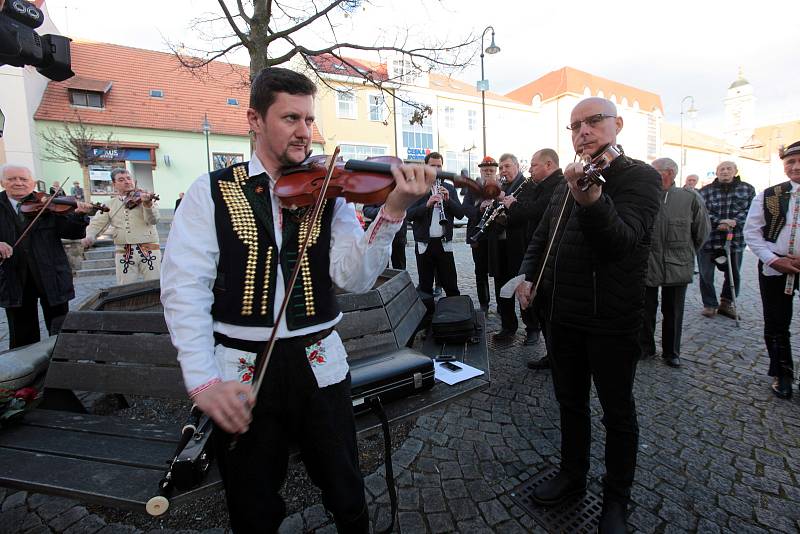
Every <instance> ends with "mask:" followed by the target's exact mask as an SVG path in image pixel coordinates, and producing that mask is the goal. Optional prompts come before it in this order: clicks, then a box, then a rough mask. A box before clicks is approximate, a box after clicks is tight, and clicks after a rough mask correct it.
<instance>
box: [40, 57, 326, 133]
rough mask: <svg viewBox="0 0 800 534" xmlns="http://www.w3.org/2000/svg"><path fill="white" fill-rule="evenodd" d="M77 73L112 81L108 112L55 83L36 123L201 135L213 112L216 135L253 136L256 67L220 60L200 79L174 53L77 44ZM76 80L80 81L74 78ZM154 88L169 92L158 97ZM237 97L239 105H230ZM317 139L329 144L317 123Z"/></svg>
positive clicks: (74, 62) (74, 66) (65, 84)
mask: <svg viewBox="0 0 800 534" xmlns="http://www.w3.org/2000/svg"><path fill="white" fill-rule="evenodd" d="M71 51H72V70H73V71H74V72H75V74H76V77H78V78H79V79H80V78H88V79H91V80H95V81H99V80H104V81H105V80H107V81H108V82H111V83H112V88H111V90H110V91H109V92H108V93H107V94H106V95H105V97H104V99H105V102H104V105H105V107H104V108H103V109H102V110H99V109H90V108H75V107H74V106H72V105H70V102H69V95H68V91H67V88H68V87H70V83H73V84H74V83H76V82H74V81H71V80H66V81H65V82H52V81H51V82H49V83H48V84H47V89H46V90H45V93H44V96H43V97H42V101H41V103H40V104H39V109H38V110H37V111H36V115H35V118H36V120H52V121H60V122H75V121H77V115H76V112H78V113H79V114H80V119H81V120H82V121H83V122H84V123H86V124H97V125H105V126H117V127H129V128H152V129H158V130H170V131H184V132H201V131H202V124H203V117H204V115H205V114H206V113H208V121H209V122H210V123H211V133H212V134H227V135H240V136H243V135H248V130H249V128H248V125H247V115H246V112H247V106H248V102H249V99H250V90H249V87H248V85H249V80H250V69H248V68H247V67H244V66H241V65H230V64H228V63H224V62H221V61H215V62H212V63H210V64H209V65H208V67H207V68H206V69H203V71H202V72H200V73H198V75H197V76H195V75H194V74H192V73H191V72H188V71H187V70H186V69H184V68H182V67H181V65H180V63H179V62H178V60H177V59H176V58H175V56H174V55H173V54H170V53H166V52H155V51H152V50H142V49H138V48H129V47H125V46H120V45H115V44H109V43H93V42H81V41H74V42H73V43H72V47H71ZM73 80H74V79H73ZM150 89H159V90H161V91H163V97H161V98H153V97H151V96H150ZM229 98H235V99H236V100H237V101H238V105H228V103H227V102H228V99H229ZM312 140H313V141H314V142H317V143H324V139H323V138H322V136H321V135H320V132H319V130H318V129H317V127H316V125H315V126H314V132H313V137H312Z"/></svg>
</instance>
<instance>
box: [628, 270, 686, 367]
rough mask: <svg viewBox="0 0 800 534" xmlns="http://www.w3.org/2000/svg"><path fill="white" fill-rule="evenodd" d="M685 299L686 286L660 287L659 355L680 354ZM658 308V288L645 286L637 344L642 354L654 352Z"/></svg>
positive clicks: (668, 356) (646, 354)
mask: <svg viewBox="0 0 800 534" xmlns="http://www.w3.org/2000/svg"><path fill="white" fill-rule="evenodd" d="M685 301H686V286H662V287H661V315H662V316H663V318H664V320H663V321H662V322H661V356H662V357H664V358H672V357H674V356H680V355H681V335H682V334H683V304H684V302H685ZM657 309H658V288H657V287H647V288H646V291H645V297H644V324H643V325H642V330H641V331H640V332H639V344H640V345H641V347H642V355H643V356H651V355H653V354H655V353H656V343H655V331H656V310H657Z"/></svg>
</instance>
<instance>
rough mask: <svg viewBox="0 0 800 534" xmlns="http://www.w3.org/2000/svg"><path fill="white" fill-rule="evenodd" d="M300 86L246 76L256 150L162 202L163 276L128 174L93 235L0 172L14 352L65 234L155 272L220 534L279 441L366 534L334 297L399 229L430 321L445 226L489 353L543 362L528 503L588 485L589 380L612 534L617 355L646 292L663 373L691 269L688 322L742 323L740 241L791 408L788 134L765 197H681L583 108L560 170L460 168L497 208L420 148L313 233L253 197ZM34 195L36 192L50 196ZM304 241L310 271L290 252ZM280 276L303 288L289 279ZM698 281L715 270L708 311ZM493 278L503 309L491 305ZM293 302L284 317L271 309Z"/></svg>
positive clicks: (624, 500) (294, 121)
mask: <svg viewBox="0 0 800 534" xmlns="http://www.w3.org/2000/svg"><path fill="white" fill-rule="evenodd" d="M315 92H316V87H315V85H314V84H313V83H312V82H311V81H310V80H309V79H308V78H306V77H305V76H304V75H302V74H298V73H295V72H293V71H290V70H286V69H281V68H270V69H266V70H264V71H262V72H261V73H259V74H258V75H257V76H256V77H255V78H254V79H253V82H252V85H251V100H250V108H249V109H248V111H247V120H248V125H249V128H250V130H251V131H252V132H253V134H254V151H253V154H252V156H251V158H250V160H249V162H245V163H238V164H235V165H233V166H231V167H228V168H225V169H221V170H218V171H214V172H212V173H210V174H206V175H203V176H201V177H200V178H198V179H197V180H196V181H195V182H194V183H192V185H191V186H190V187H189V188H188V190H187V191H186V193H185V195H184V194H183V193H182V194H181V198H180V199H179V201H178V202H176V210H175V214H174V220H173V224H172V228H171V232H170V236H169V241H168V246H167V251H168V252H167V254H166V255H165V257H164V258H163V264H162V254H161V249H160V245H159V239H158V233H157V230H156V223H157V222H158V211H159V210H158V206H157V204H156V203H155V198H154V197H153V195H151V194H149V193H147V192H145V191H140V190H138V189H137V188H136V184H135V181H134V180H133V177H132V176H131V175H130V173H129V172H128V171H127V170H125V169H115V170H114V171H112V173H111V174H112V183H113V187H114V190H115V194H114V195H113V196H112V197H111V199H110V200H109V205H108V208H109V211H107V212H99V213H97V214H96V215H94V216H93V217H92V218H91V220H90V219H89V218H88V217H87V216H86V215H85V213H86V212H88V211H89V209H90V206H89V205H88V204H86V203H85V202H83V197H84V193H83V190H82V188H81V187H80V184H79V183H77V182H76V183H75V184H74V185H73V187H72V190H71V193H72V196H74V197H76V198H77V202H76V205H75V210H74V213H72V214H70V215H68V216H66V217H63V218H60V219H59V217H61V216H60V215H55V214H52V213H49V212H48V213H43V214H42V215H41V217H40V218H39V219H38V220H37V221H36V223H35V228H34V223H33V222H32V218H31V217H30V216H27V215H24V214H22V213H21V212H20V209H19V208H20V206H21V205H22V204H23V203H25V202H26V201H27V200H28V199H30V198H31V196H32V194H33V192H34V185H35V182H34V178H33V176H32V173H31V171H30V170H29V169H26V168H24V167H20V166H15V165H4V166H3V167H2V169H0V171H1V173H2V174H1V176H0V177H1V179H2V186H3V188H4V191H3V192H2V193H0V217H3V218H4V222H3V224H2V225H0V258H2V264H1V265H0V305H2V307H4V308H5V309H6V314H7V317H8V322H9V330H10V347H11V348H15V347H19V346H22V345H25V344H29V343H32V342H35V341H37V340H38V339H39V329H38V320H37V314H38V310H37V303H38V305H40V306H41V308H42V310H43V313H44V317H45V322H46V327H47V329H48V331H50V332H51V333H54V332H57V330H58V319H59V318H60V317H63V315H65V314H66V312H67V310H68V303H69V300H70V299H72V298H73V297H74V289H73V285H72V276H71V273H70V271H69V264H68V262H67V260H66V257H65V254H64V249H63V247H62V245H61V239H62V238H63V239H81V240H82V243H83V244H84V246H86V247H90V246H92V244H93V243H94V242H95V240H96V238H97V236H99V235H100V234H102V233H103V232H104V231H105V230H106V229H107V228H111V230H112V232H111V233H112V236H113V241H114V247H115V265H116V273H117V282H118V283H120V284H123V283H129V282H131V281H135V280H138V279H144V280H150V279H158V278H159V277H160V280H161V295H162V302H163V305H164V314H165V318H166V322H167V325H168V327H169V330H170V334H171V336H172V341H173V344H174V345H175V347H176V349H177V351H178V359H179V362H180V364H181V367H182V371H183V378H184V382H185V384H186V387H187V392H188V395H189V397H190V398H191V399H192V400H193V401H194V402H195V404H196V405H197V406H198V407H199V408H200V409H202V410H203V411H204V412H205V413H206V414H208V415H209V416H210V417H212V418H213V420H214V421H215V423H216V425H217V427H218V429H219V430H220V432H218V433H217V434H216V438H215V444H214V447H215V450H216V455H217V458H218V461H219V466H220V472H221V474H222V478H223V482H224V486H225V492H226V497H227V502H228V507H229V509H230V512H231V513H230V517H231V522H232V527H233V529H234V531H241V532H249V531H254V530H258V531H269V532H272V531H276V530H277V529H278V527H279V526H280V524H281V522H282V520H283V518H284V515H285V506H284V503H283V501H282V499H281V496H280V493H279V490H280V488H281V485H282V483H283V481H284V479H285V477H286V469H287V460H288V444H289V442H290V441H295V442H296V443H298V444H299V447H300V449H301V450H302V451H303V455H302V457H303V460H304V462H305V464H306V467H307V469H308V471H309V473H310V475H311V477H312V479H313V480H314V482H315V483H316V484H317V485H318V486H319V487H320V488H321V490H322V499H323V502H324V504H325V506H326V508H327V509H328V510H329V511H330V512H331V513H332V515H333V517H334V520H335V523H336V527H337V529H338V531H339V532H359V533H361V532H367V531H368V529H369V518H368V513H367V508H366V502H365V500H364V486H363V480H362V478H361V473H360V471H359V466H358V451H357V443H356V439H355V427H354V425H353V415H352V407H351V401H350V377H349V373H348V365H347V362H346V357H347V354H346V350H345V347H344V346H343V344H342V341H341V339H340V337H339V335H338V333H337V332H336V324H337V323H338V322H339V320H340V319H341V316H342V315H341V313H340V311H339V308H338V305H337V300H336V298H335V294H334V290H333V288H334V287H339V288H342V289H344V290H347V291H351V292H363V291H367V290H369V289H370V288H371V287H372V285H373V284H374V282H375V280H376V278H377V276H378V275H379V274H380V273H381V272H382V270H383V268H384V267H385V266H386V265H387V264H391V265H392V266H393V267H395V268H399V269H405V267H406V257H405V248H406V239H407V238H406V234H407V224H410V226H411V230H412V233H413V237H414V241H415V243H414V256H415V259H416V264H417V272H418V275H419V280H418V291H419V293H420V295H421V296H422V298H423V302H424V303H425V304H426V306H427V307H428V310H429V313H432V312H433V310H434V306H435V304H434V302H435V297H434V293H435V285H436V283H437V282H438V284H440V285H441V287H442V288H443V290H444V293H445V294H446V295H447V296H453V295H459V293H460V291H459V284H458V268H457V266H456V262H455V259H454V255H453V249H454V247H455V246H460V245H457V244H455V243H454V239H453V238H454V231H453V229H454V221H455V220H456V219H460V218H462V217H466V218H467V221H468V222H467V230H466V236H467V243H468V246H469V247H470V249H471V253H472V259H473V262H474V272H475V279H476V287H477V296H478V301H479V306H480V308H481V309H482V310H484V311H486V312H487V313H488V310H489V307H490V304H491V300H492V298H491V293H492V291H491V290H490V285H489V277H491V278H493V281H494V301H495V305H496V309H497V313H498V315H499V319H500V329H499V331H497V332H494V333H493V337H494V340H495V342H497V343H498V344H502V343H504V342H510V341H511V340H513V339H514V338H515V337H516V335H517V331H518V329H519V325H520V323H522V324H523V325H524V328H525V338H524V345H525V346H532V345H535V344H537V343H544V344H545V347H546V351H545V353H546V356H545V357H544V358H541V359H539V360H531V361H529V362H527V365H528V367H529V368H531V369H534V370H537V369H538V370H543V369H549V370H550V371H551V372H552V378H553V382H552V383H553V387H554V391H555V395H556V399H557V401H558V404H559V407H560V418H561V432H562V439H561V463H560V468H559V471H558V474H557V476H556V477H555V478H553V479H551V480H549V481H547V482H544V483H542V484H541V485H540V486H538V487H537V488H536V489H535V490H534V492H533V495H532V498H533V499H534V500H535V501H536V502H537V503H539V504H541V505H543V506H553V505H557V504H559V503H561V502H563V501H564V500H565V499H568V498H570V497H572V496H574V495H577V494H580V493H582V492H584V491H585V489H586V478H587V474H588V472H589V451H590V446H591V415H590V411H589V395H590V389H591V384H592V383H594V385H595V388H596V391H597V396H598V398H599V400H600V404H601V406H602V409H603V420H602V422H603V424H604V425H605V427H606V443H605V451H606V454H605V463H606V476H605V477H604V482H603V484H604V493H603V509H602V514H601V519H600V532H625V528H626V513H627V508H628V502H629V500H630V491H631V485H632V483H633V479H634V473H635V469H636V456H637V451H638V432H639V429H638V422H637V416H636V406H635V400H634V395H633V383H634V377H635V374H636V366H637V363H638V362H639V361H640V360H641V359H642V358H649V357H654V356H655V355H656V354H657V353H658V347H657V344H656V340H655V331H656V329H655V326H656V320H657V317H656V316H657V309H658V307H659V295H660V306H661V313H662V316H663V320H662V335H661V343H660V348H661V350H660V353H661V357H662V358H663V360H664V362H665V363H666V364H667V365H668V366H671V367H679V366H680V365H681V360H680V354H681V332H682V324H683V320H684V302H685V297H686V292H687V288H688V285H689V284H690V283H691V282H692V279H693V276H694V274H696V273H695V266H697V269H698V271H699V275H700V284H699V285H700V293H701V296H702V301H703V310H702V315H703V316H705V318H706V319H700V320H710V319H712V318H713V317H714V316H715V315H717V314H719V315H721V316H724V317H729V318H733V319H736V320H738V318H739V310H738V309H737V306H736V296H737V295H738V293H739V290H740V287H741V278H740V269H741V265H742V258H743V251H744V247H745V244H747V245H748V246H749V247H750V249H751V250H752V251H753V253H754V254H755V255H756V256H757V257H758V260H759V264H758V269H759V274H758V280H759V285H760V290H761V298H762V303H763V309H764V325H765V326H764V340H765V343H766V347H767V351H768V354H769V359H770V365H769V375H770V376H772V377H773V379H774V381H773V383H772V386H771V387H772V391H773V392H774V394H775V395H776V396H778V397H780V398H784V399H786V398H790V397H791V395H792V385H793V377H794V369H793V362H792V352H791V346H790V342H789V325H790V323H791V319H792V304H793V295H794V291H796V290H797V287H798V278H799V277H798V274H800V251H798V250H797V248H798V246H799V245H798V244H797V236H796V232H797V229H798V227H799V226H800V198H799V197H800V193H798V190H800V142H796V143H794V144H792V145H789V146H788V147H786V149H784V150H782V151H781V153H780V157H781V158H782V160H783V163H784V170H785V173H786V176H787V178H788V181H786V182H784V183H781V184H778V185H775V186H770V187H769V188H767V189H766V190H764V191H761V192H760V193H758V194H757V195H756V192H755V190H754V188H753V187H752V186H751V185H750V184H747V183H746V182H744V181H742V179H741V178H740V177H739V175H738V170H737V167H736V164H735V163H734V162H730V161H724V162H721V163H720V164H719V165H718V166H717V169H716V179H715V180H714V181H713V182H712V183H710V184H708V185H706V186H705V187H703V188H702V189H700V190H699V191H697V190H696V189H695V186H696V184H697V176H695V175H690V176H688V177H687V178H686V181H685V182H686V183H685V185H684V186H683V187H680V186H679V184H677V183H676V179H677V177H678V176H679V168H678V165H677V164H676V163H675V162H674V161H673V160H671V159H669V158H659V159H657V160H655V161H653V162H651V163H650V164H648V163H645V162H642V161H639V160H636V159H633V158H631V157H629V156H627V155H626V154H625V153H624V150H623V149H622V147H621V146H619V145H618V144H617V136H618V134H619V133H620V131H621V130H622V128H623V126H624V121H623V117H622V116H620V115H619V113H618V111H617V109H616V107H615V105H614V104H613V103H612V102H610V101H608V100H605V99H602V98H587V99H585V100H582V101H581V102H579V103H578V104H577V105H576V106H575V108H574V109H573V110H572V113H571V119H570V121H571V123H570V125H569V127H568V128H569V129H570V130H571V134H572V142H573V148H574V150H575V153H576V154H577V156H578V157H577V158H576V161H575V162H573V163H569V164H568V165H566V166H565V167H564V169H563V171H562V167H561V165H560V163H559V155H558V153H557V152H556V151H555V150H553V149H551V148H546V147H543V148H539V149H537V150H536V151H535V152H534V153H533V155H532V156H531V159H530V168H529V169H528V174H529V175H528V176H525V174H524V173H523V172H522V171H523V170H522V169H521V168H520V164H519V160H518V158H517V157H516V156H515V155H514V154H511V153H506V154H502V155H501V156H500V157H499V159H498V160H495V159H494V158H492V157H489V156H486V157H484V158H483V160H482V161H481V162H480V163H479V164H478V168H479V172H480V177H479V178H478V180H477V182H478V185H479V186H480V188H479V189H477V190H482V191H485V192H486V191H490V190H491V191H494V192H495V194H491V195H490V194H488V193H487V194H483V195H482V194H478V193H476V192H475V191H476V190H473V189H470V190H468V191H467V192H466V194H465V196H464V200H463V202H462V201H461V200H460V198H459V194H458V192H457V190H456V189H455V187H454V186H453V185H451V184H450V183H448V182H447V181H443V180H440V179H438V178H437V171H438V170H440V169H441V168H442V166H443V164H444V158H443V157H442V155H441V154H439V153H438V152H431V153H429V154H428V155H427V156H426V158H425V162H424V163H425V165H418V164H404V165H400V166H398V167H393V169H392V176H393V179H394V181H395V188H394V189H393V190H392V192H391V193H389V194H388V196H387V197H386V199H385V201H384V202H381V203H378V204H375V205H371V206H366V207H365V209H364V212H365V214H366V215H367V216H368V218H370V219H371V220H372V222H371V224H370V225H369V227H368V228H367V229H366V231H364V230H363V229H362V226H361V224H360V222H359V220H358V218H357V215H356V210H355V208H354V206H353V205H352V204H350V203H347V202H345V200H344V199H341V198H339V199H329V200H326V201H324V202H322V204H321V206H320V214H321V215H320V218H319V219H318V220H313V219H311V214H312V213H313V212H314V210H312V209H310V208H308V207H305V208H297V207H296V206H291V207H289V206H284V205H283V204H282V203H281V202H280V200H279V198H278V196H277V195H276V194H274V193H273V191H274V189H275V187H276V183H277V181H278V180H280V178H281V175H282V172H283V170H284V169H285V168H286V167H287V166H291V165H295V164H298V163H301V162H303V161H304V160H305V159H306V158H307V156H308V154H309V148H310V143H311V127H312V124H313V122H314V95H315ZM462 174H464V173H462ZM466 174H468V172H467V173H466ZM52 185H53V187H52V188H51V194H53V195H60V194H62V193H63V190H62V186H61V185H60V184H58V183H57V182H54V183H53V184H52ZM178 205H180V209H177V208H178ZM26 229H27V234H25V238H23V239H20V236H23V232H25V231H26ZM306 237H308V239H309V242H310V243H311V244H310V246H309V247H308V249H307V257H305V258H298V254H299V252H300V249H301V248H303V247H301V242H303V241H304V240H305V239H306ZM298 264H299V265H301V266H302V269H301V270H300V275H299V276H298V277H297V281H296V282H295V284H294V285H293V286H292V287H288V275H289V273H290V272H291V270H292V269H293V268H294V267H295V265H298ZM718 269H719V270H720V271H721V272H722V273H723V277H724V284H723V288H722V292H721V294H720V295H719V298H718V297H717V294H716V290H715V286H714V274H715V271H716V270H718ZM509 285H512V286H514V287H512V289H514V295H515V297H514V298H509V297H507V296H505V295H508V294H509V293H507V292H506V291H502V292H501V289H503V288H504V287H505V288H506V290H507V288H508V286H509ZM289 299H292V300H291V303H292V305H291V306H288V307H287V306H285V305H283V304H284V301H288V300H289ZM284 309H285V310H287V311H286V313H285V314H284V315H282V310H284ZM270 336H274V337H275V338H276V339H277V344H276V346H277V347H279V349H280V351H281V358H278V359H273V360H270V361H269V364H268V366H267V368H266V374H265V380H264V382H263V387H262V388H261V389H260V390H259V391H255V392H254V391H253V389H252V388H251V381H252V378H253V373H252V372H251V371H252V368H253V367H255V366H256V365H257V362H256V359H257V355H258V354H260V353H262V351H263V350H264V347H265V345H266V342H265V340H266V339H268V338H270ZM312 355H313V357H312ZM287 384H291V387H286V386H287ZM256 400H258V402H257V403H256ZM231 443H234V444H235V446H231Z"/></svg>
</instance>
